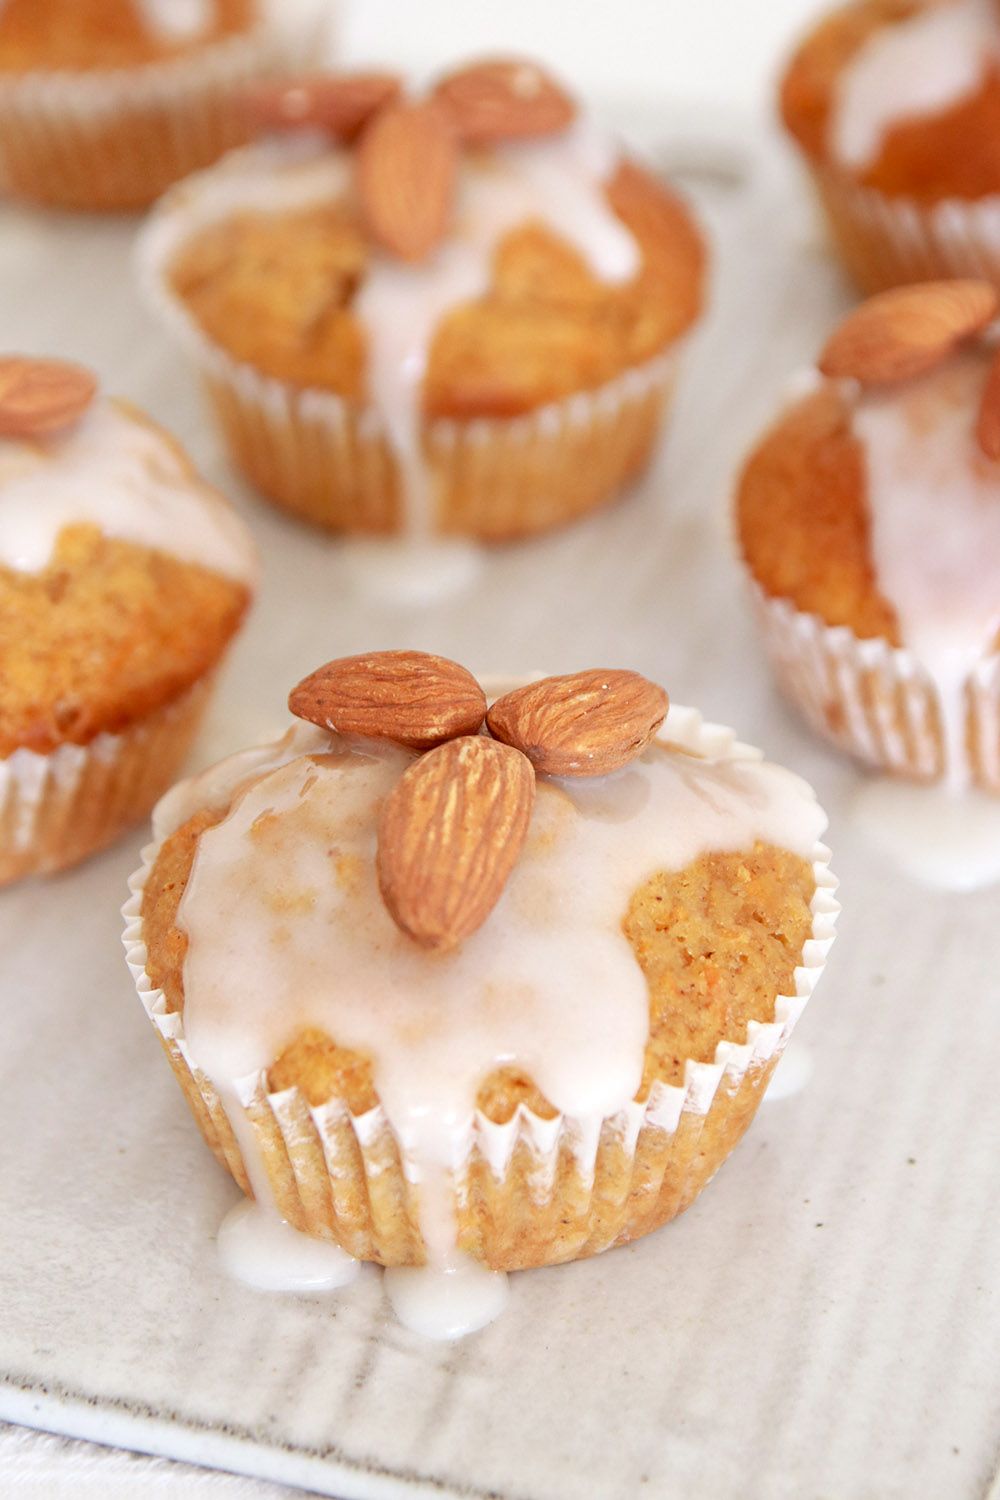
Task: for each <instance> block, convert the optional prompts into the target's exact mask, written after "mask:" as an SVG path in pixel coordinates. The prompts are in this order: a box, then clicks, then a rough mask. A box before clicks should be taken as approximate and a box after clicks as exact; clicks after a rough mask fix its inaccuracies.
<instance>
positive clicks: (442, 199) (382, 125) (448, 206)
mask: <svg viewBox="0 0 1000 1500" xmlns="http://www.w3.org/2000/svg"><path fill="white" fill-rule="evenodd" d="M458 159H459V158H458V141H457V138H456V136H455V129H454V126H453V124H452V123H451V119H450V116H449V114H448V112H447V110H445V109H444V108H443V107H442V106H441V105H440V104H437V103H435V101H434V100H424V101H422V102H419V103H411V102H408V101H402V102H400V103H397V104H390V105H389V106H388V107H387V108H386V109H383V110H380V111H379V113H378V114H377V115H376V116H375V118H374V119H373V120H372V121H371V123H370V124H369V125H368V127H367V128H366V130H365V131H364V134H363V135H362V137H361V141H360V144H359V146H358V191H359V193H360V196H361V208H362V211H363V213H364V217H365V221H366V223H367V225H368V229H369V231H370V233H371V235H372V236H373V238H374V239H375V240H377V241H378V243H379V244H380V245H382V246H383V247H384V248H385V249H386V250H391V251H392V253H393V254H394V255H398V256H399V257H400V259H401V260H410V261H416V260H423V259H424V257H425V256H426V255H429V254H430V252H431V251H432V250H433V249H434V248H435V246H436V245H438V244H439V243H440V241H441V240H442V239H443V238H444V236H445V233H446V232H447V229H448V223H449V221H450V219H451V212H452V205H453V200H454V196H455V181H456V176H457V173H458Z"/></svg>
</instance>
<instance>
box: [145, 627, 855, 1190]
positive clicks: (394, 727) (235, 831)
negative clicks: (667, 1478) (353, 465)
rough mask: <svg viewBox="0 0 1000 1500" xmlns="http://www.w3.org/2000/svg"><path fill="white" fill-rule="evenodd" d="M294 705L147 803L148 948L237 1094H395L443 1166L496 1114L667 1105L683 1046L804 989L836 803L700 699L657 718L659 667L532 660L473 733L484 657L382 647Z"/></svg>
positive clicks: (396, 1115)
mask: <svg viewBox="0 0 1000 1500" xmlns="http://www.w3.org/2000/svg"><path fill="white" fill-rule="evenodd" d="M459 674H461V675H459ZM470 684H471V686H470ZM456 697H457V698H458V699H459V700H460V704H461V708H460V711H458V712H454V711H453V709H454V705H455V701H456ZM291 705H292V707H293V708H294V709H295V710H296V711H297V712H298V713H299V714H300V715H303V716H305V717H307V718H308V719H309V720H310V721H311V722H309V723H307V724H301V725H299V726H297V727H296V728H295V729H293V730H292V731H290V732H289V734H288V735H287V736H286V737H285V739H284V740H282V741H281V742H279V743H278V744H276V745H271V746H268V747H265V748H263V749H262V750H259V751H254V752H249V753H248V754H245V755H243V756H237V757H235V758H234V759H232V760H231V761H229V762H224V763H223V764H222V765H220V766H218V767H216V768H215V769H214V770H212V771H209V772H207V773H205V774H204V775H203V776H201V777H198V778H195V779H194V780H192V781H189V782H186V783H183V784H182V785H180V786H179V787H178V788H176V789H175V790H174V792H172V793H170V794H169V795H168V796H167V797H166V798H165V799H164V800H163V801H162V802H161V804H160V806H159V808H158V810H157V813H156V815H155V834H156V837H157V839H158V840H159V841H160V847H159V850H158V853H157V855H156V857H155V862H154V864H153V866H152V868H151V870H150V871H149V873H148V875H147V877H146V881H145V888H144V894H143V898H142V938H143V942H144V944H145V948H146V969H147V972H148V974H149V977H150V979H151V981H152V983H153V984H154V986H157V987H158V988H161V989H162V991H163V994H164V996H165V1003H166V1006H167V1008H168V1009H169V1010H171V1011H173V1012H179V1013H181V1014H182V1016H183V1026H184V1034H185V1036H186V1044H187V1046H188V1048H189V1049H190V1053H191V1055H192V1056H193V1057H194V1058H195V1059H197V1062H198V1065H199V1066H201V1067H202V1068H204V1069H205V1071H206V1072H207V1074H208V1075H209V1077H210V1078H212V1080H213V1081H214V1082H215V1083H216V1085H217V1087H219V1089H220V1091H221V1090H230V1091H231V1090H232V1088H233V1087H234V1086H235V1084H236V1083H237V1081H239V1080H245V1079H247V1078H249V1077H251V1076H253V1075H259V1074H263V1075H264V1076H265V1078H266V1083H267V1087H268V1088H269V1089H270V1090H271V1091H278V1090H282V1089H286V1088H290V1087H296V1088H298V1089H299V1090H300V1091H301V1092H302V1093H303V1094H304V1095H305V1097H306V1098H307V1099H308V1100H309V1101H310V1103H312V1104H316V1105H319V1104H322V1103H325V1102H326V1101H328V1100H338V1101H343V1102H344V1103H346V1105H347V1107H348V1109H349V1110H350V1111H351V1112H352V1113H353V1114H355V1115H362V1114H365V1113H366V1112H367V1111H369V1110H371V1109H373V1108H375V1107H376V1106H377V1105H381V1107H382V1108H383V1109H384V1111H385V1112H386V1114H387V1115H388V1117H389V1119H390V1121H391V1122H392V1124H393V1126H394V1128H395V1130H396V1133H397V1135H398V1136H399V1138H400V1139H401V1140H403V1141H404V1142H406V1143H408V1144H409V1145H412V1147H413V1149H414V1151H415V1152H416V1154H417V1156H418V1158H419V1156H420V1153H421V1152H423V1153H425V1155H429V1156H430V1157H431V1159H433V1160H434V1161H437V1162H441V1161H446V1160H452V1159H455V1157H454V1155H453V1154H452V1152H453V1150H454V1149H455V1148H456V1144H457V1143H458V1142H460V1141H462V1140H464V1139H465V1136H466V1135H467V1132H468V1131H469V1129H470V1128H471V1125H472V1121H473V1117H474V1113H475V1110H476V1109H477V1108H478V1110H479V1111H480V1112H481V1115H482V1116H484V1117H485V1119H486V1120H489V1121H493V1122H494V1123H503V1122H505V1121H507V1120H508V1119H509V1118H510V1117H511V1115H512V1114H513V1112H514V1111H515V1109H516V1108H517V1107H518V1106H519V1105H524V1106H526V1107H527V1108H529V1109H531V1110H532V1111H534V1113H536V1114H537V1115H539V1116H541V1117H543V1118H544V1117H550V1116H553V1115H554V1114H556V1113H557V1112H563V1113H565V1114H568V1115H572V1116H574V1117H577V1118H580V1119H583V1120H589V1121H590V1122H591V1123H592V1124H594V1125H595V1128H596V1125H597V1123H599V1121H600V1119H601V1118H602V1117H604V1116H605V1115H608V1114H613V1113H615V1112H616V1111H618V1110H622V1109H627V1108H631V1107H632V1101H639V1106H640V1108H641V1109H642V1110H645V1109H650V1110H653V1111H654V1113H655V1111H656V1110H657V1109H660V1110H662V1112H663V1119H664V1120H666V1118H667V1117H668V1115H670V1112H671V1111H673V1114H674V1117H675V1116H676V1110H677V1108H678V1107H679V1105H678V1103H677V1098H678V1096H679V1092H680V1090H679V1087H678V1086H681V1085H684V1084H685V1083H686V1082H688V1081H689V1080H688V1078H687V1068H688V1065H689V1064H690V1063H692V1062H697V1061H701V1062H712V1061H714V1060H715V1059H716V1057H717V1053H718V1049H719V1047H720V1044H721V1043H724V1042H732V1043H736V1044H739V1043H743V1042H746V1041H747V1040H748V1038H749V1037H752V1034H753V1026H754V1023H756V1022H762V1023H767V1022H771V1021H774V1020H775V1019H776V1002H777V997H779V996H781V995H785V996H789V995H795V994H796V993H801V991H798V990H797V984H798V982H799V980H800V978H801V976H797V973H796V970H797V966H799V965H800V964H802V962H803V954H804V948H805V944H806V943H807V940H808V939H809V937H810V934H811V931H812V923H813V916H812V906H811V903H813V899H814V896H816V894H817V893H816V885H817V876H816V871H815V867H814V864H813V861H814V860H815V859H816V857H817V840H818V839H819V837H820V835H821V833H822V831H823V829H824V827H825V818H824V816H823V814H822V812H821V810H820V809H819V807H818V806H817V804H816V802H815V800H814V798H813V796H812V793H811V792H810V790H809V789H808V787H806V786H805V784H804V783H803V782H801V781H800V780H799V779H798V778H797V777H794V776H792V775H791V774H790V773H788V772H786V771H783V770H781V769H780V768H778V767H776V766H771V765H767V764H765V763H764V762H763V761H761V760H760V759H759V758H757V755H756V752H753V751H751V750H749V749H748V748H747V747H745V746H741V745H738V744H736V743H735V742H734V741H733V740H732V739H731V738H730V737H729V736H728V735H727V733H726V732H725V731H720V730H710V729H709V728H708V727H707V726H702V724H701V722H700V720H699V718H698V716H697V715H694V714H693V713H691V711H689V710H683V709H678V708H676V707H673V708H671V709H670V710H669V713H667V716H666V719H665V722H663V723H662V727H661V721H662V720H663V717H664V713H665V712H666V709H667V703H666V695H665V694H664V693H662V691H661V690H660V689H658V688H656V687H655V685H654V684H651V683H649V682H647V681H646V679H644V678H641V677H639V676H638V675H637V674H635V673H630V672H615V671H602V672H585V673H578V674H573V675H572V676H570V677H566V678H548V679H543V680H542V681H540V682H535V683H532V684H530V685H528V686H527V687H524V688H521V689H517V690H514V691H513V692H511V693H510V694H507V695H505V696H504V697H503V698H501V699H500V700H498V701H497V702H496V703H494V704H493V706H492V707H491V709H490V711H489V719H488V727H489V731H490V732H488V733H482V732H477V730H478V726H479V724H480V723H481V720H482V717H483V715H484V713H485V711H486V700H485V697H484V696H483V695H482V693H481V690H477V688H476V685H475V683H474V679H470V678H469V677H468V674H465V673H463V672H462V669H461V668H458V667H457V666H456V665H455V664H454V663H449V662H446V661H442V660H441V659H440V658H430V657H426V656H423V655H422V654H420V653H414V652H388V653H376V654H375V655H374V656H369V657H362V658H349V659H346V660H345V661H342V662H336V663H331V664H329V666H328V667H326V668H324V669H321V671H320V672H319V673H316V674H314V675H313V677H312V678H309V679H307V680H306V682H305V683H303V684H300V687H299V688H298V689H296V691H295V692H294V693H293V695H292V698H291ZM443 707H444V708H447V709H448V714H447V715H446V716H444V717H443V716H442V715H443ZM420 728H423V730H424V733H423V735H422V736H421V735H420V734H415V733H414V731H415V729H420ZM447 735H454V736H456V737H453V738H445V736H447ZM400 740H404V741H405V743H400ZM436 740H437V741H441V743H438V744H436V745H435V744H434V742H435V741H436ZM428 744H430V745H431V746H432V748H430V749H427V748H425V747H426V746H427V745H428ZM719 1055H720V1056H721V1054H719Z"/></svg>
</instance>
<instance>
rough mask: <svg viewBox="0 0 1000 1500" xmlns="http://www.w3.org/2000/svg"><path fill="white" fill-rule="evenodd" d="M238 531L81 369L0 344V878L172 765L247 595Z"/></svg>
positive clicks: (32, 866) (98, 822)
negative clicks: (11, 352) (0, 348)
mask: <svg viewBox="0 0 1000 1500" xmlns="http://www.w3.org/2000/svg"><path fill="white" fill-rule="evenodd" d="M254 571H255V566H254V558H253V552H252V548H251V546H250V542H249V539H248V537H247V535H246V533H245V532H244V530H243V528H242V526H241V525H240V524H239V522H238V521H237V519H236V516H235V515H234V514H233V513H232V511H231V510H230V509H229V507H228V505H227V504H226V503H225V501H224V500H223V499H222V497H221V496H220V495H218V494H216V493H215V491H213V490H211V489H209V487H208V486H207V485H206V484H205V483H204V482H203V481H202V480H201V479H200V478H199V476H198V475H197V473H196V472H195V471H194V469H193V468H192V466H191V464H190V462H189V461H188V460H187V458H186V457H185V456H184V454H183V453H182V451H181V450H180V448H179V447H178V446H177V444H176V443H175V442H174V441H173V439H172V438H170V437H169V436H168V435H167V434H166V433H165V432H164V431H163V430H162V429H161V428H159V427H157V426H156V425H155V424H154V423H152V422H151V421H150V420H149V419H148V418H147V417H145V416H144V415H143V414H142V413H141V412H138V411H136V410H135V409H134V408H132V407H129V406H127V405H126V404H125V403H123V402H119V401H114V400H110V399H106V398H103V397H101V396H99V395H98V394H97V391H96V381H95V379H94V377H93V376H92V375H91V374H90V372H89V371H87V370H84V369H82V368H80V367H79V366H77V365H70V364H65V363H63V362H61V361H56V360H39V359H28V358H5V359H0V882H6V881H9V880H13V879H15V878H16V877H18V876H21V875H27V874H31V873H35V872H39V871H50V870H57V869H61V868H62V867H63V866H65V865H70V864H74V863H75V862H76V861H77V860H80V859H83V858H84V857H85V856H86V855H88V854H91V853H92V852H93V851H94V850H96V849H99V848H102V847H103V846H104V845H105V844H107V843H109V842H110V841H111V840H112V839H114V838H115V837H116V836H117V835H118V834H119V833H120V832H121V831H122V830H123V829H124V828H126V827H128V826H129V825H130V824H132V823H135V822H136V821H137V820H139V819H140V818H142V817H144V816H145V815H146V814H147V813H148V811H149V809H150V807H151V806H152V805H153V803H154V802H155V800H156V798H157V797H158V796H160V794H161V793H162V792H163V790H164V788H165V787H167V786H168V785H169V784H170V782H171V780H173V778H174V777H175V776H176V774H177V771H178V768H179V766H180V763H181V761H182V759H183V757H184V754H185V751H186V749H187V747H188V744H189V742H190V740H191V738H192V736H193V734H194V732H195V729H196V728H197V725H198V722H199V720H200V717H201V714H202V711H203V708H204V706H205V703H206V700H207V697H208V694H209V690H210V688H211V685H212V679H213V677H214V675H215V671H216V668H217V667H218V665H219V662H220V660H221V658H222V656H223V654H224V652H225V650H226V647H227V646H228V644H229V641H230V640H231V638H232V636H233V635H234V634H235V632H236V630H237V629H238V627H239V624H240V621H241V620H242V618H243V614H244V612H245V610H246V607H247V604H248V602H249V599H250V590H251V585H252V580H253V576H254Z"/></svg>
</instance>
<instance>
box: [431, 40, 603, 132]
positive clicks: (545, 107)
mask: <svg viewBox="0 0 1000 1500" xmlns="http://www.w3.org/2000/svg"><path fill="white" fill-rule="evenodd" d="M434 93H435V97H436V98H438V99H440V100H441V101H442V102H443V103H444V104H446V105H447V106H448V108H449V110H450V111H451V113H452V116H453V117H454V120H455V125H456V128H457V130H458V133H459V135H460V136H461V137H462V139H463V141H468V142H469V143H470V144H471V145H488V144H490V143H491V142H493V141H513V140H519V139H523V138H524V137H526V136H539V135H553V134H555V133H556V132H557V131H560V130H565V129H566V128H567V126H569V125H571V124H572V122H573V119H574V118H575V116H576V105H575V103H574V102H573V100H572V99H571V98H570V96H569V95H568V94H567V93H566V92H565V91H564V90H563V89H562V88H560V86H559V84H558V83H556V81H555V79H554V78H552V77H551V75H550V74H548V73H546V72H545V71H544V69H542V68H540V67H539V66H538V65H537V63H533V62H527V61H521V60H518V59H516V58H511V59H504V58H497V59H495V60H492V61H489V60H488V61H484V62H481V63H473V64H472V65H471V66H470V67H467V68H461V69H459V70H458V71H457V72H455V73H449V74H448V75H447V77H445V78H442V79H441V82H440V83H439V84H438V85H437V88H436V89H435V91H434Z"/></svg>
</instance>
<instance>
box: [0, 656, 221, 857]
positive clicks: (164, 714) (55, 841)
mask: <svg viewBox="0 0 1000 1500" xmlns="http://www.w3.org/2000/svg"><path fill="white" fill-rule="evenodd" d="M212 686H213V679H212V678H211V677H208V678H203V679H202V680H201V681H199V682H197V683H196V684H195V685H194V687H192V688H189V689H188V690H187V692H185V693H183V694H182V695H181V696H180V697H178V698H175V699H173V700H172V701H171V702H170V703H168V704H166V705H165V706H164V707H162V708H159V709H157V710H156V711H155V712H154V713H151V714H147V715H146V716H145V717H144V718H141V719H138V720H136V722H135V723H133V724H130V725H129V727H128V728H127V729H124V730H122V731H121V732H120V733H118V734H99V735H98V736H97V737H96V738H95V739H93V740H91V741H90V743H89V744H87V745H70V744H66V745H60V746H59V747H58V748H57V749H55V750H53V751H51V752H50V753H49V754H47V755H42V754H39V753H38V752H36V751H34V750H25V749H20V750H15V751H14V753H13V755H11V756H9V757H8V758H7V759H6V760H0V885H3V884H6V883H7V882H8V881H11V880H16V879H18V878H19V877H21V876H23V875H38V874H49V873H51V872H53V871H55V870H61V869H64V868H65V867H66V866H68V865H74V864H76V863H78V861H80V860H82V859H86V858H87V856H88V855H90V854H94V853H96V852H97V850H99V849H103V848H104V847H105V845H107V844H110V843H112V842H113V841H114V840H115V839H116V838H117V837H118V836H119V834H121V833H123V832H124V831H125V829H126V828H130V827H132V826H134V825H135V824H136V823H138V822H141V820H142V819H143V818H145V817H147V816H148V815H149V811H150V809H151V808H152V806H153V804H154V802H156V800H157V799H158V798H159V797H161V796H162V795H163V793H164V792H165V791H166V790H167V788H168V787H169V786H170V784H171V782H172V781H173V780H174V779H175V778H176V776H177V773H178V771H179V769H180V766H181V764H182V762H183V760H184V757H185V755H186V754H187V751H188V747H189V746H190V744H191V741H192V739H193V738H194V735H195V733H196V731H197V729H198V726H199V724H200V722H201V717H202V714H203V713H204V710H205V706H206V703H207V701H208V697H209V694H210V693H211V690H212Z"/></svg>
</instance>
